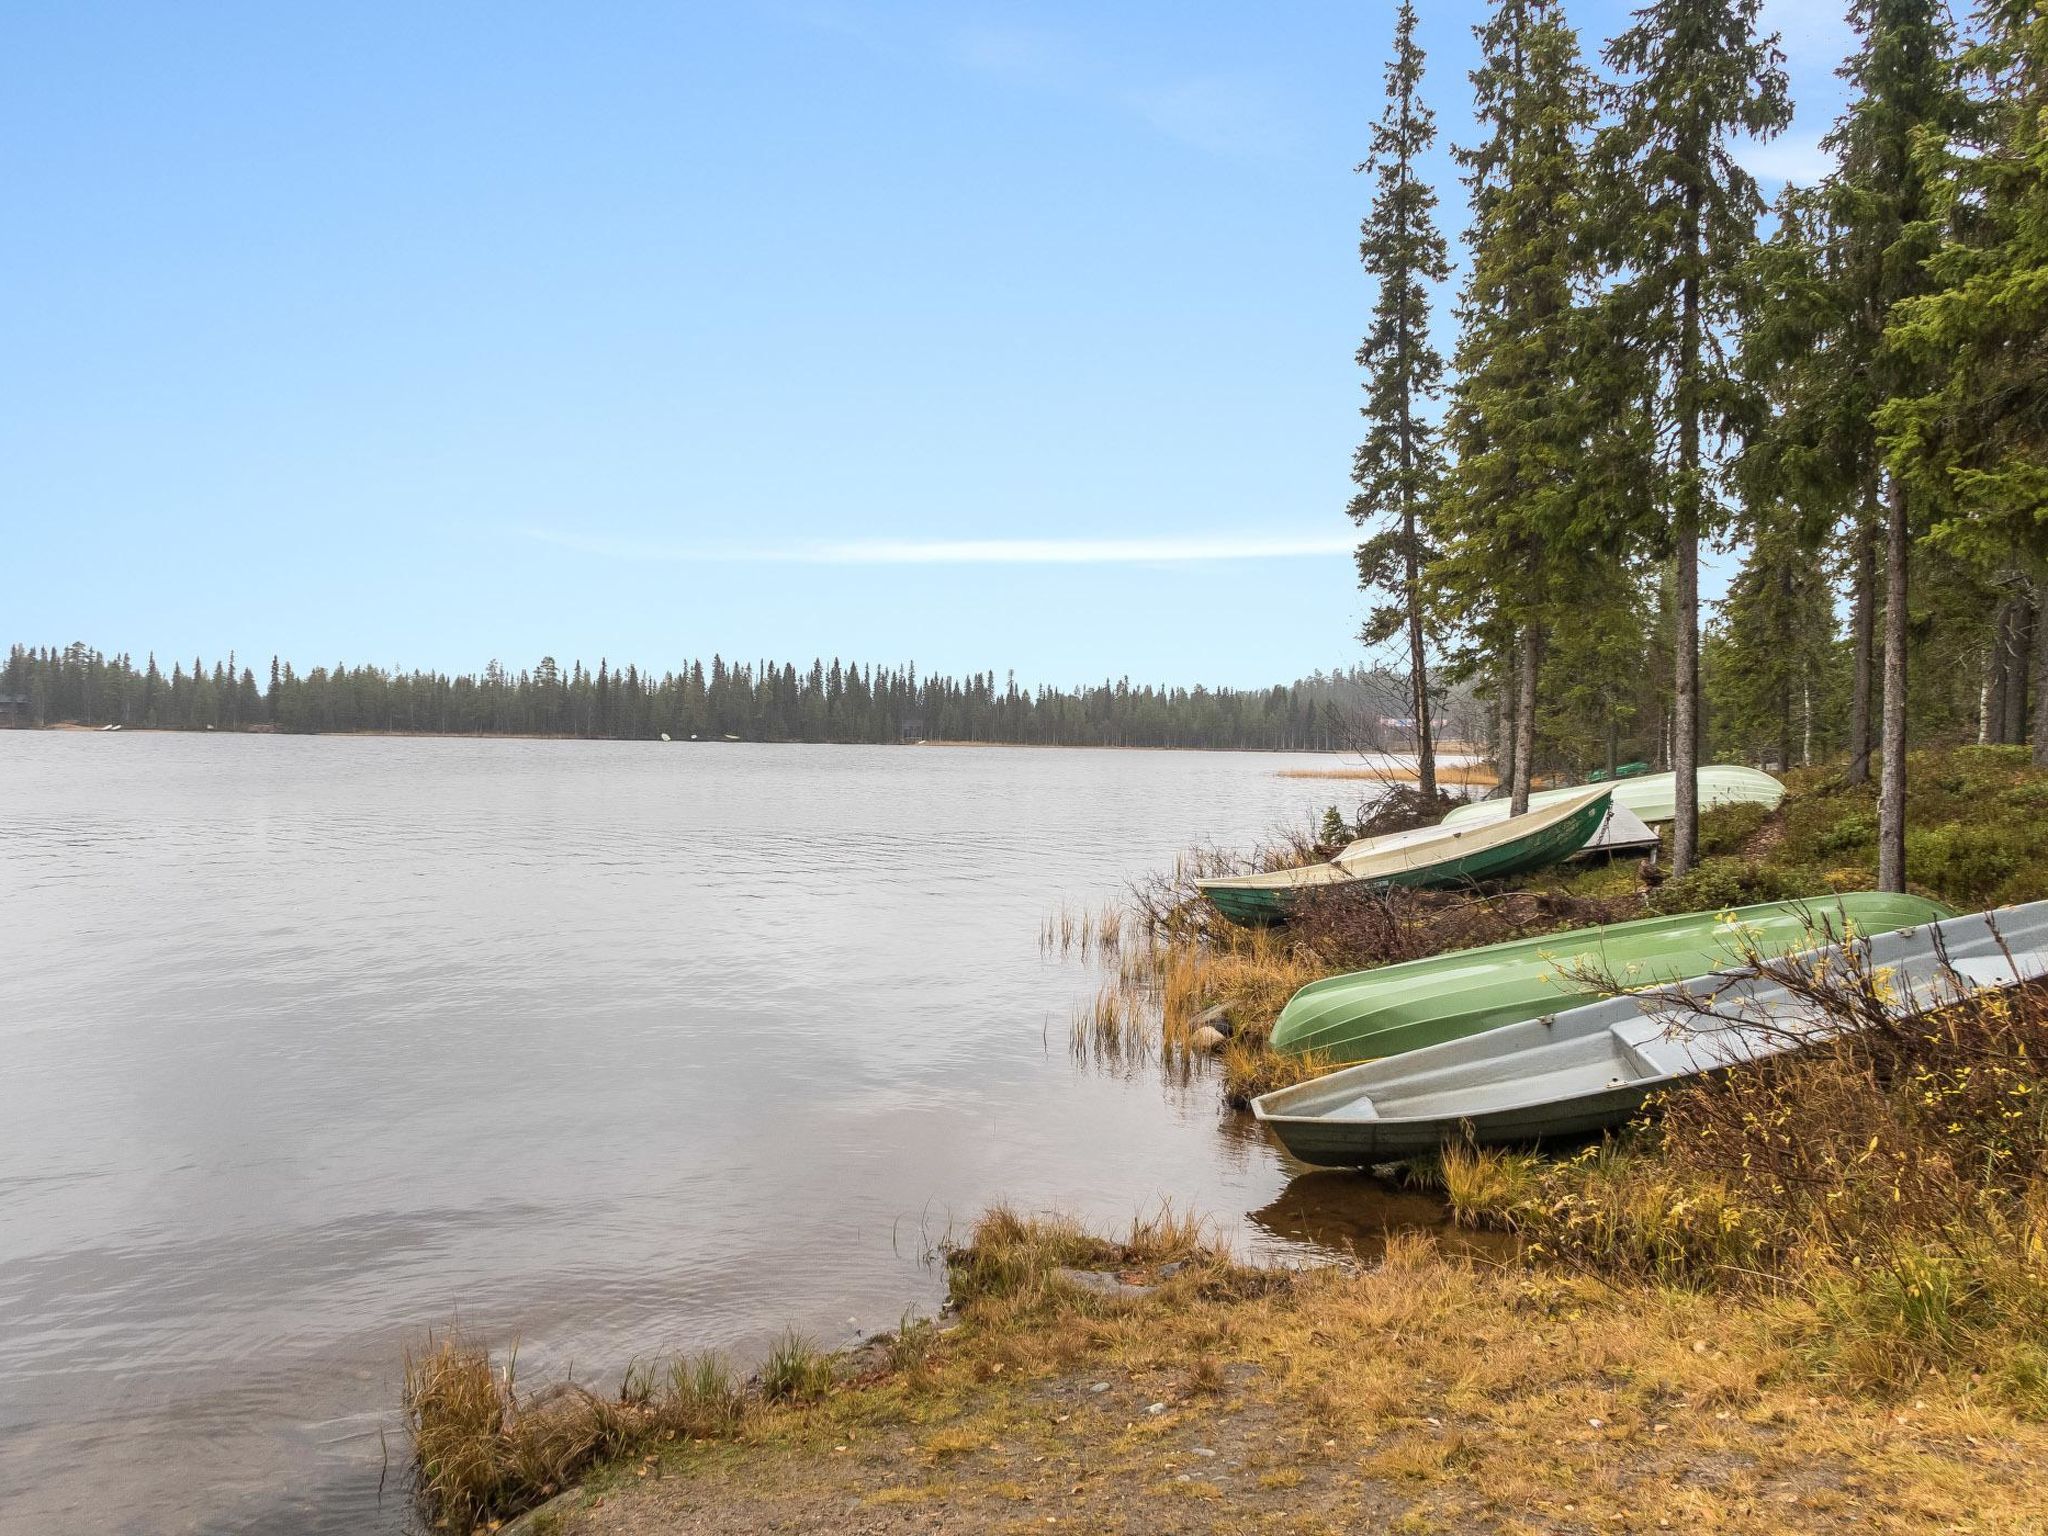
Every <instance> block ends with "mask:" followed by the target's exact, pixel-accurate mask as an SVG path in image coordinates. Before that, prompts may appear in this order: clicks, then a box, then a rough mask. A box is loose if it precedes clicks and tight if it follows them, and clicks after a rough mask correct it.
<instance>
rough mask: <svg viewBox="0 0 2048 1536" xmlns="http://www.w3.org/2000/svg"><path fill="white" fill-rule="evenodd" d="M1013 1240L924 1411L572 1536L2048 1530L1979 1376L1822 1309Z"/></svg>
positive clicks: (1453, 1267) (1068, 1228)
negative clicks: (1870, 1390) (1160, 1280)
mask: <svg viewBox="0 0 2048 1536" xmlns="http://www.w3.org/2000/svg"><path fill="white" fill-rule="evenodd" d="M986 1235H987V1236H988V1238H989V1240H990V1242H991V1244H992V1247H993V1248H995V1249H999V1250H1002V1251H1005V1252H1008V1253H1011V1254H1012V1255H1013V1256H1014V1255H1015V1253H1016V1252H1017V1251H1018V1250H1020V1249H1028V1250H1040V1249H1049V1250H1050V1253H1049V1254H1047V1255H1046V1257H1043V1258H1040V1259H1038V1260H1033V1261H1029V1262H1005V1263H1003V1264H1001V1265H997V1266H994V1267H992V1268H989V1269H986V1270H983V1271H981V1277H982V1280H983V1282H985V1283H983V1284H982V1285H980V1286H978V1287H977V1288H976V1290H975V1293H974V1295H973V1296H972V1297H971V1298H970V1299H969V1300H968V1301H967V1303H966V1306H965V1310H964V1311H963V1313H962V1317H961V1322H962V1326H961V1327H960V1328H958V1329H957V1330H955V1331H954V1332H952V1333H950V1334H948V1335H947V1336H946V1337H945V1339H944V1341H943V1343H942V1344H941V1345H940V1347H939V1348H938V1350H937V1351H936V1353H935V1355H934V1356H933V1357H932V1358H930V1359H929V1360H927V1361H926V1363H925V1366H924V1371H925V1380H924V1384H923V1385H922V1386H921V1387H920V1388H919V1390H918V1391H917V1392H916V1393H914V1394H913V1393H910V1392H907V1391H906V1390H905V1388H904V1386H903V1384H902V1383H901V1382H899V1381H898V1380H897V1379H895V1378H893V1377H888V1378H879V1379H876V1380H874V1381H873V1382H871V1383H868V1384H865V1385H861V1386H858V1387H853V1388H849V1389H847V1390H844V1391H842V1392H840V1393H838V1394H835V1395H834V1396H833V1397H832V1398H831V1399H829V1400H828V1401H827V1402H826V1403H825V1404H823V1405H820V1406H819V1407H816V1408H814V1409H810V1410H806V1411H803V1412H801V1413H797V1412H795V1411H793V1410H786V1409H768V1410H763V1415H762V1418H761V1420H760V1421H759V1425H758V1433H757V1435H756V1437H755V1438H754V1439H753V1441H752V1442H751V1443H750V1446H749V1448H748V1450H747V1451H746V1453H745V1454H744V1455H740V1454H736V1453H722V1452H720V1451H719V1450H718V1449H717V1448H716V1447H700V1446H686V1445H678V1446H676V1447H675V1448H673V1449H671V1450H670V1451H668V1452H667V1453H666V1455H665V1460H664V1465H665V1467H666V1468H667V1469H668V1471H669V1473H670V1474H671V1475H668V1476H666V1477H663V1478H660V1479H648V1480H645V1481H642V1480H639V1479H629V1481H630V1482H631V1483H632V1484H633V1485H632V1486H628V1487H625V1488H619V1487H617V1486H616V1485H612V1486H608V1487H607V1488H606V1489H605V1499H604V1507H603V1508H601V1509H595V1510H589V1511H586V1512H585V1513H583V1514H581V1515H579V1516H577V1517H576V1519H575V1521H574V1523H573V1524H572V1529H573V1530H575V1531H578V1532H587V1533H592V1536H595V1533H599V1532H607V1533H611V1532H616V1533H625V1532H636V1533H647V1532H657V1531H658V1532H671V1531H673V1532H682V1531H693V1532H694V1531H707V1530H714V1529H716V1530H725V1531H733V1530H739V1531H747V1532H764V1531H769V1530H776V1531H785V1530H796V1529H812V1528H822V1527H824V1526H826V1525H828V1524H834V1523H838V1522H842V1521H844V1520H846V1519H847V1517H848V1516H849V1515H850V1514H851V1515H854V1516H855V1519H856V1522H857V1521H858V1518H859V1515H860V1513H861V1512H865V1511H868V1510H870V1509H872V1510H873V1511H874V1512H875V1514H877V1515H879V1514H880V1513H881V1511H882V1509H883V1508H884V1507H885V1506H894V1505H898V1504H910V1505H914V1506H916V1507H918V1508H921V1509H928V1510H931V1511H934V1512H936V1511H940V1510H943V1511H944V1518H945V1524H946V1528H947V1529H949V1530H959V1531H965V1532H975V1533H979V1532H985V1531H986V1532H993V1531H1014V1530H1019V1529H1023V1528H1024V1527H1025V1526H1027V1525H1028V1526H1030V1527H1032V1528H1034V1529H1044V1528H1046V1521H1047V1517H1052V1518H1054V1519H1055V1520H1056V1521H1057V1524H1058V1525H1059V1526H1060V1527H1062V1528H1067V1529H1083V1530H1100V1529H1129V1528H1140V1527H1142V1528H1154V1527H1168V1526H1173V1525H1175V1524H1176V1523H1177V1522H1178V1523H1182V1524H1185V1523H1186V1522H1185V1520H1183V1519H1182V1517H1180V1516H1177V1515H1175V1514H1174V1513H1173V1512H1172V1511H1173V1509H1174V1507H1175V1505H1176V1504H1178V1503H1179V1501H1181V1500H1184V1499H1185V1500H1193V1501H1197V1503H1198V1504H1199V1505H1200V1506H1201V1508H1202V1510H1203V1513H1202V1514H1201V1515H1200V1516H1199V1517H1197V1518H1196V1519H1195V1523H1194V1526H1193V1528H1196V1529H1203V1528H1209V1526H1210V1524H1211V1523H1213V1524H1214V1526H1215V1528H1217V1529H1227V1530H1252V1529H1263V1528H1267V1527H1268V1526H1269V1525H1270V1526H1272V1527H1273V1528H1276V1529H1288V1530H1294V1529H1301V1530H1331V1531H1335V1530H1355V1529H1372V1530H1380V1529H1387V1530H1406V1531H1446V1532H1453V1531H1454V1532H1467V1531H1480V1532H1496V1533H1503V1536H1505V1533H1516V1536H1528V1533H1534V1532H1538V1531H1560V1530H1564V1531H1582V1532H1596V1531H1607V1530H1629V1531H1650V1532H1655V1531H1660V1530H1673V1531H1678V1530H1715V1531H1722V1532H1728V1533H1747V1536H1765V1533H1769V1532H1777V1531H1784V1530H1789V1529H1797V1530H1816V1531H1818V1530H1834V1529H1837V1528H1846V1527H1847V1526H1848V1525H1851V1524H1854V1525H1855V1526H1856V1528H1858V1529H1875V1530H1878V1531H1883V1532H1890V1533H1895V1536H1902V1533H1908V1532H1911V1533H1916V1536H1917V1533H1921V1532H1933V1531H1938V1530H1946V1529H1968V1530H1977V1531H1987V1532H1988V1531H2000V1532H2005V1531H2014V1532H2027V1531H2034V1532H2038V1531H2041V1530H2042V1529H2043V1528H2044V1520H2043V1516H2042V1513H2041V1503H2040V1478H2039V1475H2038V1472H2037V1470H2036V1469H2037V1468H2038V1466H2039V1465H2040V1464H2041V1458H2042V1457H2043V1455H2044V1454H2048V1430H2044V1428H2043V1427H2042V1426H2041V1425H2039V1424H2036V1423H2034V1422H2032V1421H2030V1420H2029V1419H2027V1418H2026V1417H2024V1416H2022V1415H2019V1414H2017V1413H2015V1412H2014V1411H2013V1410H2012V1409H2011V1408H2009V1407H2007V1406H2004V1405H2002V1404H2000V1403H1998V1402H1996V1401H1987V1400H1986V1398H1985V1396H1984V1394H1983V1393H1982V1392H1981V1390H1979V1389H1978V1388H1976V1387H1974V1386H1973V1385H1972V1384H1971V1383H1969V1382H1968V1381H1967V1380H1966V1379H1962V1378H1956V1379H1950V1378H1943V1377H1930V1378H1926V1379H1923V1380H1922V1382H1921V1383H1920V1386H1919V1395H1917V1396H1915V1397H1914V1398H1912V1399H1910V1402H1909V1403H1907V1404H1898V1403H1890V1402H1887V1403H1879V1402H1876V1401H1872V1400H1868V1399H1861V1398H1856V1397H1851V1396H1844V1395H1842V1394H1840V1393H1838V1392H1837V1391H1835V1390H1834V1387H1833V1383H1832V1381H1831V1379H1830V1377H1829V1376H1828V1375H1827V1373H1826V1372H1825V1371H1824V1370H1820V1369H1819V1368H1817V1367H1816V1365H1815V1364H1814V1362H1813V1360H1812V1359H1811V1357H1810V1356H1809V1355H1808V1354H1807V1353H1806V1352H1805V1351H1804V1350H1803V1349H1802V1347H1801V1346H1800V1343H1799V1341H1800V1340H1801V1339H1802V1338H1804V1337H1806V1336H1807V1335H1808V1334H1809V1332H1810V1331H1811V1330H1813V1329H1815V1328H1817V1327H1819V1326H1821V1325H1822V1311H1821V1308H1820V1306H1819V1304H1817V1303H1815V1302H1812V1301H1809V1300H1807V1299H1805V1298H1802V1297H1799V1296H1797V1295H1786V1296H1782V1297H1775V1298H1769V1299H1764V1300H1757V1299H1755V1298H1738V1297H1733V1296H1728V1295H1723V1294H1715V1293H1699V1292H1692V1291H1686V1290H1674V1289H1669V1288H1664V1287H1659V1286H1655V1285H1649V1284H1643V1283H1638V1282H1631V1283H1626V1284H1609V1283H1604V1282H1601V1281H1596V1280H1594V1279H1592V1278H1590V1277H1585V1276H1576V1275H1572V1274H1567V1273H1560V1272H1556V1271H1552V1270H1546V1269H1542V1268H1537V1269H1526V1268H1522V1267H1510V1268H1493V1267H1490V1266H1486V1265H1478V1264H1473V1263H1470V1262H1467V1261H1463V1260H1459V1259H1454V1258H1450V1257H1446V1256H1445V1255H1444V1254H1443V1253H1442V1252H1441V1251H1440V1250H1439V1249H1438V1248H1437V1247H1436V1246H1435V1244H1434V1243H1432V1242H1431V1241H1429V1240H1428V1239H1426V1238H1409V1239H1404V1240H1398V1241H1396V1242H1395V1243H1394V1244H1393V1245H1392V1246H1391V1247H1390V1249H1389V1251H1388V1255H1387V1258H1386V1261H1385V1262H1384V1263H1383V1264H1382V1265H1380V1266H1379V1267H1377V1268H1374V1269H1371V1270H1366V1271H1347V1270H1337V1269H1329V1270H1319V1271H1312V1272H1305V1273H1297V1274H1291V1275H1270V1274H1268V1275H1255V1276H1252V1277H1251V1278H1250V1280H1249V1281H1240V1280H1238V1279H1237V1278H1235V1277H1236V1276H1237V1275H1239V1274H1240V1273H1241V1272H1237V1271H1232V1270H1230V1269H1229V1268H1228V1267H1227V1266H1225V1265H1224V1264H1223V1263H1222V1262H1221V1261H1220V1260H1218V1261H1215V1262H1214V1263H1211V1264H1209V1265H1206V1266H1197V1267H1196V1268H1194V1269H1192V1270H1190V1271H1183V1272H1181V1273H1179V1274H1177V1275H1175V1276H1174V1278H1173V1279H1171V1280H1170V1281H1168V1282H1167V1283H1166V1284H1165V1285H1163V1286H1162V1287H1161V1288H1160V1289H1159V1290H1158V1291H1157V1292H1155V1293H1154V1294H1153V1295H1151V1296H1149V1297H1143V1298H1137V1299H1130V1300H1124V1299H1115V1298H1104V1297H1099V1296H1096V1295H1093V1294H1091V1293H1088V1292H1084V1291H1078V1290H1073V1289H1070V1288H1066V1287H1063V1286H1059V1285H1057V1284H1051V1283H1047V1282H1046V1280H1045V1278H1044V1275H1045V1272H1046V1270H1045V1266H1046V1263H1047V1262H1049V1261H1050V1258H1051V1257H1054V1256H1056V1257H1059V1258H1063V1259H1066V1258H1074V1257H1079V1256H1082V1255H1083V1254H1084V1252H1085V1253H1092V1254H1093V1255H1094V1256H1095V1257H1096V1259H1097V1260H1098V1261H1099V1262H1103V1263H1110V1264H1113V1263H1115V1262H1117V1260H1118V1259H1119V1258H1121V1257H1122V1256H1123V1255H1124V1254H1125V1253H1126V1251H1127V1249H1128V1244H1127V1243H1126V1241H1125V1238H1124V1235H1123V1234H1117V1235H1114V1236H1099V1235H1097V1236H1091V1235H1090V1234H1088V1233H1086V1232H1085V1231H1083V1230H1080V1229H1076V1228H1074V1227H1073V1226H1072V1224H1071V1223H1059V1222H1055V1223H1052V1224H1050V1225H1047V1224H1044V1223H1043V1222H1040V1223H1036V1224H1034V1222H1033V1220H1032V1219H1031V1218H1028V1217H1022V1216H1019V1215H1017V1214H1016V1213H1014V1212H1012V1213H1008V1214H1006V1215H1004V1216H1002V1217H1001V1218H999V1219H998V1220H997V1221H996V1223H995V1225H994V1227H992V1229H991V1230H990V1231H989V1232H988V1233H987V1234H986ZM1185 1241H1186V1240H1185V1239H1184V1238H1175V1239H1173V1240H1172V1241H1170V1242H1169V1243H1167V1244H1166V1246H1165V1247H1162V1248H1158V1249H1156V1250H1154V1249H1153V1248H1151V1247H1150V1246H1149V1244H1141V1245H1140V1249H1141V1250H1142V1251H1144V1252H1146V1253H1153V1254H1155V1255H1156V1253H1163V1252H1166V1251H1176V1250H1177V1249H1178V1248H1179V1247H1181V1246H1184V1245H1185ZM1155 1273H1156V1270H1155ZM1096 1383H1104V1384H1106V1386H1107V1390H1103V1391H1097V1390H1096V1387H1095V1384H1096ZM1153 1405H1156V1411H1155V1410H1154V1407H1153ZM1205 1453H1206V1454H1205ZM1183 1479H1185V1480H1183ZM1162 1499H1168V1500H1172V1501H1174V1503H1173V1504H1168V1503H1162V1502H1161V1501H1162Z"/></svg>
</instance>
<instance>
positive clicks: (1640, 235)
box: [1599, 0, 1791, 874]
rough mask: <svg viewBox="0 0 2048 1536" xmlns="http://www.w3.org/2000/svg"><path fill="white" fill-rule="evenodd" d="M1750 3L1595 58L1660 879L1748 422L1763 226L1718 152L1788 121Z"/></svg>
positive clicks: (1692, 843) (1655, 8)
mask: <svg viewBox="0 0 2048 1536" xmlns="http://www.w3.org/2000/svg"><path fill="white" fill-rule="evenodd" d="M1758 7H1759V0H1652V3H1651V4H1649V5H1647V6H1645V7H1644V8H1643V9H1641V10H1638V11H1637V12H1636V13H1635V16H1634V24H1633V25H1632V26H1630V27H1629V28H1628V29H1627V30H1626V31H1624V32H1623V33H1622V34H1621V35H1620V36H1619V37H1617V38H1615V39H1614V41H1613V42H1611V43H1609V44H1608V46H1607V51H1606V60H1607V64H1608V66H1609V68H1611V69H1612V70H1614V71H1615V72H1616V73H1617V74H1618V75H1619V76H1621V77H1622V83H1621V84H1620V86H1619V87H1618V88H1617V89H1616V91H1615V93H1614V116H1615V121H1614V122H1613V123H1612V124H1611V125H1610V126H1609V127H1608V128H1606V129H1604V130H1603V131H1602V133H1601V136H1600V153H1599V161H1600V164H1601V169H1602V179H1603V200H1604V201H1605V202H1606V204H1607V231H1606V233H1607V239H1608V242H1609V253H1610V259H1611V260H1612V262H1613V264H1614V268H1615V274H1616V283H1615V287H1614V290H1613V293H1612V295H1611V314H1612V316H1613V319H1614V321H1615V323H1616V325H1617V327H1618V334H1619V337H1620V339H1621V343H1622V345H1624V346H1626V347H1628V348H1630V349H1633V350H1634V351H1635V352H1636V353H1637V355H1638V356H1639V357H1640V358H1641V359H1642V360H1643V362H1644V363H1645V365H1646V366H1648V367H1650V368H1652V369H1653V370H1654V379H1653V384H1652V395H1651V401H1652V409H1653V413H1654V416H1655V422H1656V428H1657V431H1656V438H1655V441H1656V445H1657V447H1656V451H1655V452H1654V454H1653V456H1652V460H1651V463H1650V464H1649V466H1648V474H1647V475H1646V477H1645V478H1646V480H1647V481H1648V483H1650V484H1652V485H1653V486H1654V487H1655V492H1656V499H1657V502H1658V504H1659V507H1660V521H1661V522H1662V524H1663V532H1664V534H1665V541H1664V542H1665V543H1666V545H1667V547H1668V548H1669V550H1670V552H1671V555H1672V557H1673V559H1674V562H1675V589H1676V613H1675V620H1676V635H1675V637H1674V638H1675V646H1674V651H1675V665H1674V672H1675V676H1674V695H1675V696H1674V699H1673V719H1672V750H1671V766H1672V768H1673V769H1674V770H1675V771H1676V773H1677V776H1678V790H1677V801H1678V806H1677V809H1678V814H1677V817H1676V819H1675V821H1674V825H1673V829H1672V868H1673V871H1674V873H1677V874H1684V873H1685V872H1686V871H1687V870H1688V869H1690V868H1691V867H1692V865H1693V862H1694V860H1695V858H1696V856H1697V853H1698V847H1699V789H1698V780H1697V775H1698V770H1699V749H1700V738H1701V716H1700V672H1699V553H1700V540H1701V538H1702V536H1711V535H1712V534H1713V533H1714V532H1715V531H1716V529H1717V528H1718V527H1719V526H1720V524H1721V523H1722V521H1723V513H1722V503H1721V498H1720V494H1719V492H1720V489H1721V480H1722V477H1723V471H1724V469H1725V467H1726V466H1725V455H1726V451H1727V449H1728V447H1729V446H1730V443H1731V440H1732V439H1733V438H1734V437H1735V436H1736V435H1737V434H1739V433H1740V432H1741V431H1742V430H1743V427H1744V425H1745V423H1746V421H1747V420H1748V419H1749V410H1748V405H1747V391H1745V390H1744V389H1743V388H1742V387H1741V381H1740V377H1739V375H1738V373H1737V371H1736V369H1735V367H1734V360H1733V358H1732V356H1731V355H1730V354H1729V351H1728V347H1727V339H1728V338H1729V336H1730V335H1731V334H1732V333H1733V332H1734V330H1735V329H1736V327H1737V325H1738V323H1739V321H1740V319H1741V316H1742V313H1743V309H1744V302H1743V300H1744V295H1745V283H1744V280H1743V279H1744V266H1745V263H1746V262H1747V260H1748V259H1749V257H1750V255H1751V253H1752V250H1753V248H1754V246H1755V244H1756V227H1757V216H1758V215H1759V214H1760V213H1761V212H1762V211H1763V202H1762V199H1761V197H1760V196H1759V195H1758V192H1757V187H1756V182H1755V180H1754V178H1752V177H1751V176H1750V174H1749V173H1748V172H1747V171H1745V170H1744V169H1743V168H1742V167H1741V165H1740V164H1738V163H1737V161H1736V159H1735V156H1734V153H1733V140H1734V139H1736V138H1737V137H1749V138H1756V139H1764V138H1769V137H1771V136H1772V135H1773V134H1776V133H1777V132H1779V131H1780V130H1781V129H1783V128H1784V126H1785V125H1786V124H1787V123H1788V122H1790V121H1791V105H1790V102H1789V101H1788V99H1787V97H1786V91H1785V73H1784V70H1783V68H1782V67H1781V65H1782V55H1781V54H1780V53H1779V51H1778V47H1777V39H1776V37H1775V36H1772V37H1768V38H1759V37H1758V36H1757V30H1756V28H1757V12H1758Z"/></svg>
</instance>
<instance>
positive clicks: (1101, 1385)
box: [1088, 1381, 1109, 1392]
mask: <svg viewBox="0 0 2048 1536" xmlns="http://www.w3.org/2000/svg"><path fill="white" fill-rule="evenodd" d="M1088 1390H1089V1391H1090V1392H1107V1391H1108V1390H1109V1383H1108V1382H1106V1381H1098V1382H1096V1383H1095V1385H1094V1386H1092V1387H1090V1388H1089V1389H1088Z"/></svg>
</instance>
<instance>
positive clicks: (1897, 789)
mask: <svg viewBox="0 0 2048 1536" xmlns="http://www.w3.org/2000/svg"><path fill="white" fill-rule="evenodd" d="M1886 502H1887V507H1886V517H1885V536H1884V738H1883V742H1882V744H1881V745H1882V751H1883V760H1882V766H1881V768H1880V769H1879V778H1878V787H1877V888H1878V889H1879V890H1880V891H1903V890H1904V889H1905V888H1906V488H1905V486H1903V485H1902V484H1900V483H1899V481H1898V480H1897V478H1893V479H1892V481H1891V485H1890V490H1889V493H1888V495H1887V497H1886Z"/></svg>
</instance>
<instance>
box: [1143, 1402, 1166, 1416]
mask: <svg viewBox="0 0 2048 1536" xmlns="http://www.w3.org/2000/svg"><path fill="white" fill-rule="evenodd" d="M1145 1411H1146V1412H1147V1413H1149V1414H1151V1415H1152V1416H1153V1417H1154V1418H1157V1417H1158V1416H1159V1415H1160V1414H1162V1413H1164V1412H1166V1404H1164V1403H1153V1404H1151V1405H1150V1406H1148V1407H1147V1408H1146V1409H1145Z"/></svg>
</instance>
